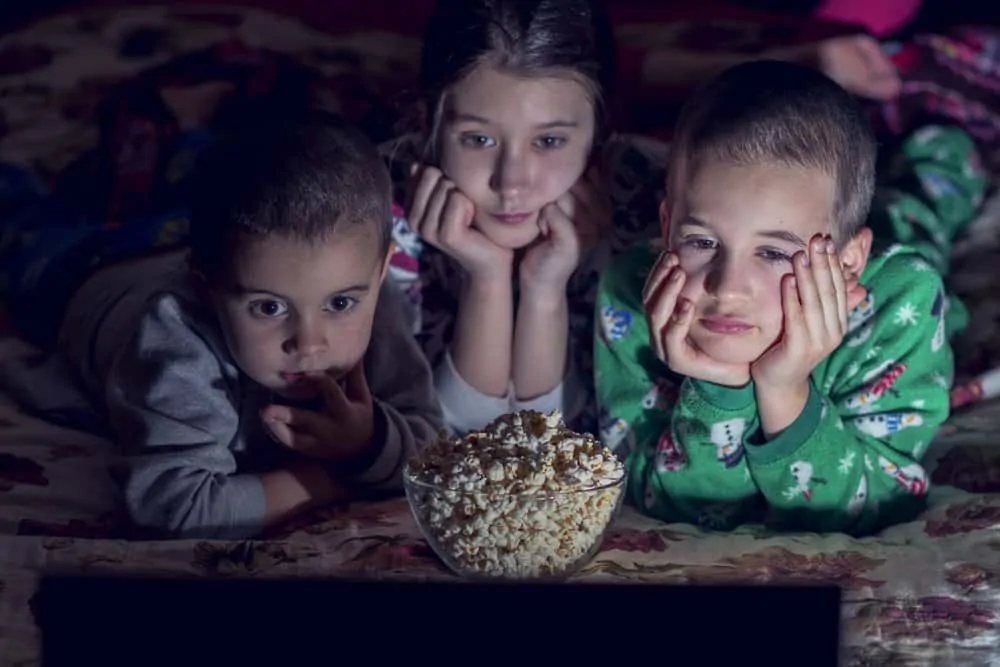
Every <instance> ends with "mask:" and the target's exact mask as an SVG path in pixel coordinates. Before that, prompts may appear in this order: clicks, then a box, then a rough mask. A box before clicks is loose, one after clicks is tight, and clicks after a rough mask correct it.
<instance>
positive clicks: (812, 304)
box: [750, 236, 848, 390]
mask: <svg viewBox="0 0 1000 667" xmlns="http://www.w3.org/2000/svg"><path fill="white" fill-rule="evenodd" d="M792 265H793V270H794V274H793V275H787V276H785V277H784V278H783V279H782V285H781V289H782V294H781V300H782V307H783V309H784V328H783V331H782V334H781V337H780V338H779V339H778V341H777V342H776V343H775V344H774V345H773V346H772V347H771V348H770V349H769V350H768V351H767V352H765V353H764V354H763V355H762V356H761V357H760V359H758V360H757V361H755V362H754V363H753V364H751V366H750V371H751V374H752V375H753V379H754V382H755V383H756V384H757V385H758V386H759V387H764V388H772V389H779V388H784V389H788V390H791V389H792V388H793V387H794V388H801V387H804V386H807V384H808V381H809V376H810V375H811V374H812V371H813V369H814V368H815V367H816V366H817V364H819V362H821V361H822V360H823V359H825V358H826V357H827V356H828V355H829V354H830V353H831V352H833V351H834V350H836V349H837V347H838V346H839V345H840V343H841V341H842V340H843V339H844V332H845V331H846V330H847V298H848V294H847V286H846V283H845V282H844V276H843V270H842V269H841V266H840V257H839V256H838V254H837V249H836V247H835V246H834V244H833V241H832V240H831V239H830V238H829V237H824V236H815V237H813V239H812V240H811V241H810V243H809V248H808V249H807V250H806V251H805V252H798V253H796V254H795V257H794V258H793V259H792ZM784 389H783V390H784Z"/></svg>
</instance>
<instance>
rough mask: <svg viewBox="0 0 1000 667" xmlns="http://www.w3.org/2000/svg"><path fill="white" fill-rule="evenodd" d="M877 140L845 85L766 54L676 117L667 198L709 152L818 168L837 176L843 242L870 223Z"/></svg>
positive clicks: (738, 160)
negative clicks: (770, 58)
mask: <svg viewBox="0 0 1000 667" xmlns="http://www.w3.org/2000/svg"><path fill="white" fill-rule="evenodd" d="M876 154H877V144H876V141H875V136H874V133H873V131H872V128H871V125H870V124H869V123H868V121H867V119H866V118H865V116H864V114H863V112H862V110H861V108H860V106H859V105H858V103H857V102H856V101H855V100H854V98H853V97H852V96H851V95H850V93H848V92H847V91H846V90H844V89H843V88H841V87H840V86H838V85H837V84H836V83H834V82H833V81H832V80H830V79H829V78H827V77H826V76H824V75H823V74H821V73H819V72H817V71H815V70H813V69H810V68H807V67H803V66H800V65H793V64H791V63H785V62H779V61H768V60H760V61H755V62H751V63H746V64H742V65H737V66H735V67H732V68H730V69H728V70H726V71H725V72H723V73H722V74H721V75H719V76H718V77H716V78H715V79H713V80H712V81H710V82H709V83H708V84H706V85H705V86H703V87H702V88H701V89H700V90H698V91H697V92H696V93H695V94H694V96H693V97H692V98H691V99H690V100H689V101H688V102H687V103H686V104H685V106H684V108H683V110H682V111H681V115H680V118H679V119H678V121H677V125H676V126H675V132H674V141H673V144H672V147H671V158H670V171H669V174H668V177H667V197H668V201H674V198H675V197H676V196H677V193H678V190H679V188H681V187H683V183H685V182H686V181H687V178H689V176H686V175H689V174H691V173H692V172H694V171H696V170H697V169H698V167H699V165H700V164H702V163H703V162H704V161H705V160H721V161H724V162H729V163H733V164H739V165H752V164H766V163H778V164H782V165H788V166H802V167H810V168H815V169H820V170H822V171H824V172H826V173H827V174H829V175H830V176H831V177H832V178H833V179H834V180H835V182H836V188H837V190H836V192H837V195H836V202H835V204H834V211H833V217H834V221H835V226H834V237H835V239H836V240H837V241H838V243H842V242H844V241H847V240H848V239H850V238H851V237H852V236H853V235H854V234H855V233H856V232H857V231H858V229H859V228H860V227H861V226H863V225H864V222H865V220H866V218H867V217H868V210H869V207H870V206H871V200H872V196H873V194H874V191H875V160H876Z"/></svg>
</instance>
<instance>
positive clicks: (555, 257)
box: [520, 192, 580, 296]
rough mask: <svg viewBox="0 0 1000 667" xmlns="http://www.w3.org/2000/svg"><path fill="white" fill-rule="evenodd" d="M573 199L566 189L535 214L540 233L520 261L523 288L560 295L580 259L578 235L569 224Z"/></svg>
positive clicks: (570, 222) (571, 224)
mask: <svg viewBox="0 0 1000 667" xmlns="http://www.w3.org/2000/svg"><path fill="white" fill-rule="evenodd" d="M574 211H575V203H574V201H573V198H572V196H571V195H570V194H569V193H568V192H567V193H566V194H564V195H563V196H562V197H560V198H559V199H557V200H556V201H554V202H552V203H551V204H546V205H545V207H544V208H542V210H541V212H540V213H539V214H538V228H539V229H540V230H541V234H540V235H539V237H538V239H537V240H535V242H534V243H532V244H531V246H530V247H529V248H528V250H527V251H526V252H525V254H524V259H523V260H522V262H521V267H520V274H521V284H522V286H523V287H525V288H527V289H533V290H535V291H536V293H537V292H538V291H546V290H548V291H550V292H552V293H554V294H558V295H560V296H561V295H563V294H564V293H565V291H566V283H567V281H569V277H570V276H571V275H573V271H575V270H576V265H577V262H579V261H580V237H579V236H578V235H577V230H576V228H575V227H574V226H573V218H572V216H573V214H574Z"/></svg>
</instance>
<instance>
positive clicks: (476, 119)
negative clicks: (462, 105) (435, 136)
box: [451, 113, 490, 125]
mask: <svg viewBox="0 0 1000 667" xmlns="http://www.w3.org/2000/svg"><path fill="white" fill-rule="evenodd" d="M451 122H453V123H480V124H482V125H489V124H490V119H489V118H483V117H482V116H477V115H476V114H473V113H456V114H454V115H453V116H452V117H451Z"/></svg>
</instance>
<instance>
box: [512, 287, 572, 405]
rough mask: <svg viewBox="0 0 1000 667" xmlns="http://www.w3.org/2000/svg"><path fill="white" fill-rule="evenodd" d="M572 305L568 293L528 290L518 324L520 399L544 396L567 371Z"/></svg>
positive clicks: (515, 368) (516, 368) (516, 383)
mask: <svg viewBox="0 0 1000 667" xmlns="http://www.w3.org/2000/svg"><path fill="white" fill-rule="evenodd" d="M568 337H569V306H568V304H567V303H566V293H565V292H563V293H561V294H556V295H551V296H546V295H542V294H534V293H532V292H530V291H527V290H526V291H525V292H524V293H523V294H522V295H521V303H520V305H519V307H518V309H517V320H516V321H515V325H514V360H513V378H514V390H515V392H516V395H517V398H518V399H519V400H522V401H523V400H530V399H533V398H536V397H538V396H544V395H545V394H548V393H549V392H551V391H552V390H553V389H555V388H556V387H558V386H559V384H560V383H561V382H562V381H563V375H564V374H565V372H566V347H567V339H568Z"/></svg>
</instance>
